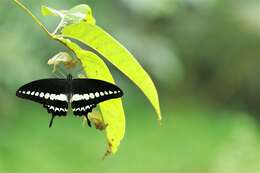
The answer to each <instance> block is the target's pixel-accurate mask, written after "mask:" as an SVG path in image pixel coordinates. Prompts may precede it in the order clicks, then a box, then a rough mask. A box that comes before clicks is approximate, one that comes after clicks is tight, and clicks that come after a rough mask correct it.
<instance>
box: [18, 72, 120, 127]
mask: <svg viewBox="0 0 260 173" xmlns="http://www.w3.org/2000/svg"><path fill="white" fill-rule="evenodd" d="M16 96H18V97H20V98H23V99H28V100H32V101H35V102H38V103H40V104H42V105H43V107H44V108H46V109H47V111H48V113H50V114H52V118H51V120H50V123H49V127H51V126H52V123H53V120H54V118H55V116H66V115H67V112H68V109H69V106H70V107H71V108H72V111H73V114H74V115H75V116H85V117H86V119H87V122H88V125H89V126H90V127H91V123H90V120H89V118H88V113H90V112H92V109H93V108H95V107H96V106H97V104H98V103H100V102H103V101H106V100H109V99H114V98H119V97H122V96H123V91H122V90H121V89H120V88H119V87H118V86H116V85H114V84H111V83H108V82H106V81H102V80H97V79H88V78H74V79H73V78H72V75H71V74H68V75H67V78H63V79H60V78H49V79H41V80H36V81H33V82H30V83H28V84H25V85H23V86H22V87H20V88H19V89H18V90H17V92H16Z"/></svg>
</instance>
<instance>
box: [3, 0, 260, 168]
mask: <svg viewBox="0 0 260 173" xmlns="http://www.w3.org/2000/svg"><path fill="white" fill-rule="evenodd" d="M22 2H24V4H25V5H27V6H28V7H29V8H30V9H31V10H32V11H33V12H34V14H36V15H37V16H38V17H39V18H40V19H41V20H42V21H43V22H44V23H45V24H46V26H47V27H48V28H49V29H50V30H51V31H52V30H53V29H54V28H55V26H56V24H57V22H58V19H57V18H52V17H50V18H44V17H41V15H40V5H47V6H51V7H53V8H57V9H68V8H71V7H72V6H75V5H77V4H80V3H86V4H88V5H90V6H91V7H92V9H93V12H94V16H95V18H96V19H97V24H98V25H99V26H101V27H103V28H104V29H105V30H106V31H108V32H109V33H110V34H112V35H113V36H114V37H115V38H117V39H118V40H119V41H120V42H121V43H123V45H125V46H126V47H127V48H128V49H129V50H130V51H131V52H132V53H133V54H134V55H135V57H136V58H137V59H138V60H139V62H140V63H141V64H142V65H143V66H144V68H145V69H146V70H147V71H148V72H149V74H150V75H151V76H152V78H153V80H154V82H155V84H156V86H157V88H158V92H159V96H160V102H161V108H162V115H163V125H162V126H161V127H159V126H158V124H157V122H156V115H155V112H154V110H153V108H152V107H151V105H150V104H149V102H148V101H147V99H146V98H145V97H144V96H143V95H142V93H141V92H140V91H139V90H138V89H137V87H135V86H134V85H133V84H132V83H131V82H130V81H129V80H128V79H127V78H126V77H125V76H124V75H122V74H121V73H120V72H119V71H118V70H117V69H115V68H114V67H113V66H111V65H110V66H111V69H112V72H113V74H114V77H115V78H116V79H117V83H118V85H120V86H121V88H123V90H124V91H125V93H126V94H125V96H124V98H123V104H124V108H125V113H126V134H125V138H124V140H123V141H122V143H121V146H120V148H119V151H118V153H117V154H116V155H114V156H111V157H108V158H107V159H106V160H105V161H102V160H101V157H102V155H103V154H104V152H105V150H106V141H105V136H104V134H103V133H102V132H100V131H97V130H96V129H95V128H88V127H85V128H82V125H81V123H82V120H81V119H79V118H75V117H73V116H71V115H70V116H68V117H66V118H57V119H56V120H55V122H54V126H53V127H52V128H51V129H49V128H48V122H49V119H50V116H49V115H48V114H47V113H46V111H45V110H43V109H42V107H41V106H40V105H37V104H34V103H32V102H27V101H25V100H21V99H18V98H16V97H15V91H16V89H17V88H18V87H19V86H20V85H22V84H24V83H27V82H29V81H32V80H35V79H40V78H46V77H50V76H53V74H52V73H51V68H50V67H49V66H48V65H47V64H46V62H47V60H48V59H49V58H50V57H52V56H53V55H55V54H56V53H58V52H60V51H64V50H66V49H65V48H64V47H63V46H62V45H60V44H59V43H57V42H55V41H53V40H50V38H49V37H48V36H47V35H46V34H45V33H44V32H43V31H42V30H41V29H40V28H39V27H38V26H37V25H36V24H35V23H34V22H33V21H32V19H31V18H30V17H29V16H28V15H27V14H25V13H24V12H23V11H22V10H21V9H20V8H19V7H17V6H16V5H15V4H14V3H13V1H11V0H2V1H1V2H0V36H1V41H0V50H1V51H0V52H1V57H0V173H14V172H26V173H30V172H38V173H46V172H48V173H57V172H63V173H70V172H96V173H98V172H111V173H117V172H118V173H128V172H129V173H133V172H135V173H145V172H147V173H148V172H149V173H159V172H160V173H175V172H176V173H249V172H250V173H257V172H260V164H259V163H260V129H259V121H260V120H259V114H260V94H259V93H260V80H259V75H260V57H259V55H260V1H259V0H247V1H245V0H160V1H156V0H117V1H116V0H113V1H112V0H106V1H96V0H75V1H69V0H67V1H64V0H56V1H53V0H39V1H32V0H23V1H22ZM122 58H123V57H122ZM108 65H109V63H108Z"/></svg>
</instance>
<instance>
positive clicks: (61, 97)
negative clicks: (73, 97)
mask: <svg viewBox="0 0 260 173" xmlns="http://www.w3.org/2000/svg"><path fill="white" fill-rule="evenodd" d="M54 99H55V100H59V101H68V97H67V95H65V94H59V95H56V96H55V97H54Z"/></svg>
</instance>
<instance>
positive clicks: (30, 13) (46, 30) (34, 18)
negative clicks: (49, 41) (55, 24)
mask: <svg viewBox="0 0 260 173" xmlns="http://www.w3.org/2000/svg"><path fill="white" fill-rule="evenodd" d="M14 2H15V3H16V4H17V5H18V6H19V7H21V8H22V9H23V10H24V11H25V12H26V13H27V14H29V15H30V16H31V17H32V18H33V20H34V21H35V22H36V23H37V24H38V25H39V26H40V27H41V28H42V29H43V30H44V31H45V32H46V33H47V34H48V35H49V36H50V37H51V38H53V35H52V34H51V33H50V32H49V31H48V29H47V28H46V27H45V26H44V25H43V24H42V23H41V22H40V20H39V19H37V17H36V16H34V15H33V13H32V12H31V11H30V10H29V9H28V8H27V7H26V6H24V5H23V4H22V3H21V2H20V1H19V0H14Z"/></svg>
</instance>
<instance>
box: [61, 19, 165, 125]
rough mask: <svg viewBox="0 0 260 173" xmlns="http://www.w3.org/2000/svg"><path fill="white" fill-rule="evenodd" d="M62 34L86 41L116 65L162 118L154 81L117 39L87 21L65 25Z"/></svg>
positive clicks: (159, 118)
mask: <svg viewBox="0 0 260 173" xmlns="http://www.w3.org/2000/svg"><path fill="white" fill-rule="evenodd" d="M62 36H63V37H68V38H73V39H76V40H79V41H81V42H83V43H85V44H86V45H88V46H90V47H91V48H93V49H95V50H96V51H98V52H99V53H100V54H101V55H103V56H104V57H105V58H106V59H107V60H108V61H110V62H111V63H112V64H113V65H115V66H116V67H117V68H118V69H119V70H120V71H122V72H123V73H124V74H125V75H126V76H127V77H128V78H129V79H131V80H132V81H133V82H134V83H135V84H136V85H137V86H138V87H139V88H140V89H141V90H142V92H143V93H144V94H145V96H146V97H147V98H148V99H149V101H150V102H151V104H152V105H153V107H154V108H155V110H156V112H157V117H158V120H161V112H160V105H159V98H158V94H157V90H156V88H155V86H154V83H153V81H152V80H151V78H150V77H149V75H148V74H147V73H146V71H145V70H144V69H143V68H142V66H141V65H140V64H139V63H138V61H137V60H136V59H135V58H134V57H133V55H132V54H131V53H130V52H129V51H128V50H127V49H126V48H125V47H123V46H122V45H121V44H120V43H119V42H118V41H117V40H115V39H114V38H113V37H112V36H111V35H109V34H108V33H106V32H105V31H104V30H102V29H101V28H100V27H98V26H96V25H91V24H88V23H86V22H80V23H77V24H72V25H69V26H66V27H64V28H63V30H62Z"/></svg>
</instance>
